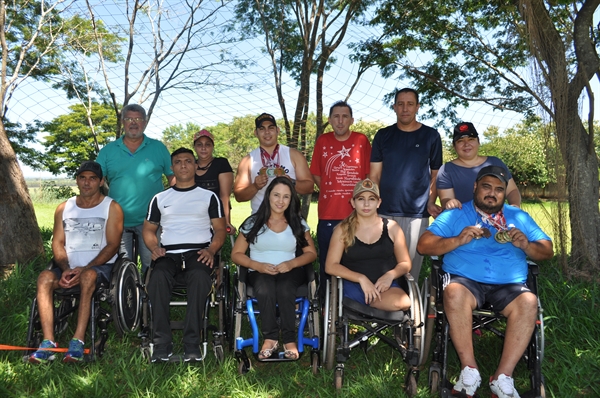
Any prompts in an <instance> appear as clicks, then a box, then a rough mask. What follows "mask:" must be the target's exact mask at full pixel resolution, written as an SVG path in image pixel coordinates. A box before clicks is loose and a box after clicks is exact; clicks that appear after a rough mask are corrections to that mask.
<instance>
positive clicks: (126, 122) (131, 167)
mask: <svg viewBox="0 0 600 398" xmlns="http://www.w3.org/2000/svg"><path fill="white" fill-rule="evenodd" d="M121 121H122V122H123V130H124V132H125V134H123V135H122V136H121V137H120V138H119V139H117V140H116V141H114V142H111V143H110V144H108V145H106V146H105V147H104V148H102V149H101V150H100V153H98V158H97V159H96V161H97V162H98V163H100V165H101V166H102V172H103V173H104V175H105V176H106V179H107V180H108V184H109V191H108V195H109V196H110V197H112V198H114V199H115V200H116V201H117V202H119V204H120V205H121V206H122V207H123V213H124V214H125V230H124V231H123V237H122V239H121V253H125V255H126V256H127V257H128V258H130V259H133V260H134V261H136V259H134V258H133V234H134V233H135V234H136V235H137V237H138V239H137V243H138V244H137V250H138V253H139V255H140V259H141V260H142V274H143V273H144V272H145V271H146V269H148V267H149V266H150V261H151V260H150V251H148V248H147V247H146V245H144V242H143V241H142V226H143V224H144V218H145V217H146V211H147V210H148V203H150V199H152V197H153V196H154V195H156V194H157V193H159V192H161V191H162V190H163V189H164V187H163V183H162V176H163V174H164V175H165V176H167V178H168V180H169V184H170V185H172V184H173V171H171V158H170V155H169V151H168V150H167V147H165V145H164V144H163V143H162V142H160V141H158V140H154V139H152V138H149V137H147V136H146V135H145V134H144V130H145V129H146V110H145V109H144V108H143V107H141V106H140V105H137V104H130V105H127V106H125V107H124V108H123V110H122V111H121Z"/></svg>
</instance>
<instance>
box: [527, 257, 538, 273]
mask: <svg viewBox="0 0 600 398" xmlns="http://www.w3.org/2000/svg"><path fill="white" fill-rule="evenodd" d="M527 267H529V272H530V273H531V274H532V275H535V276H538V275H539V274H540V266H539V265H537V264H536V263H534V262H533V261H531V260H527Z"/></svg>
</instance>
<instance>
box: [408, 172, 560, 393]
mask: <svg viewBox="0 0 600 398" xmlns="http://www.w3.org/2000/svg"><path fill="white" fill-rule="evenodd" d="M507 183H508V178H507V173H506V170H505V169H504V168H503V167H499V166H487V167H484V168H483V169H481V171H480V172H479V173H478V174H477V179H476V181H475V184H474V193H473V200H472V201H469V202H466V203H465V204H463V206H462V209H452V210H447V211H444V212H443V213H442V214H440V215H439V216H438V217H437V219H436V220H435V221H434V223H433V224H432V225H431V226H430V227H429V228H428V229H427V231H426V232H425V233H424V234H423V235H422V236H421V238H420V239H419V244H418V250H419V252H420V253H422V254H427V255H435V256H440V255H444V259H443V265H442V269H443V270H444V272H446V273H447V276H446V277H445V278H444V310H445V312H446V317H447V318H448V323H449V325H450V337H451V339H452V343H453V344H454V347H455V348H456V352H457V353H458V356H459V358H460V362H461V369H462V371H461V374H460V377H459V379H458V382H457V383H456V385H455V386H454V392H456V393H458V392H461V391H463V393H464V394H466V395H468V396H473V395H474V394H475V391H476V389H477V387H479V385H480V384H481V376H480V375H479V370H478V369H477V363H476V361H475V355H474V352H473V341H472V338H471V327H472V311H473V310H474V309H475V308H478V307H480V306H481V305H482V304H483V303H485V302H488V303H490V304H492V305H493V306H494V309H495V310H496V311H498V312H500V313H501V314H502V315H504V316H505V317H506V319H507V320H506V333H505V339H504V350H503V352H502V357H501V359H500V363H499V365H498V368H497V369H496V372H495V373H494V374H493V375H492V377H491V378H490V389H491V390H492V393H493V394H495V395H496V396H498V397H518V396H519V395H518V393H517V391H516V390H515V388H514V382H513V379H512V373H513V371H514V368H515V366H516V365H517V362H518V361H519V359H520V358H521V356H522V355H523V352H525V349H526V348H527V345H528V343H529V340H530V338H531V335H532V333H533V330H534V327H535V322H536V319H537V297H536V296H535V294H533V293H532V292H531V291H530V290H529V288H528V287H527V286H526V285H525V281H526V280H527V261H526V257H529V258H530V259H532V260H534V261H539V260H547V259H550V258H552V256H553V255H554V252H553V248H552V241H551V240H550V238H549V237H548V235H546V234H545V233H544V232H543V231H542V230H541V229H540V228H539V227H538V226H537V224H536V223H535V221H533V219H532V218H531V217H530V216H529V215H528V214H527V213H525V212H524V211H522V210H520V209H519V208H517V207H513V206H509V205H504V199H505V196H506V186H507Z"/></svg>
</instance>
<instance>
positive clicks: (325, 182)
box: [310, 131, 371, 220]
mask: <svg viewBox="0 0 600 398" xmlns="http://www.w3.org/2000/svg"><path fill="white" fill-rule="evenodd" d="M370 162H371V143H369V139H368V138H367V136H366V135H364V134H362V133H356V132H354V131H353V132H351V133H350V137H348V139H347V140H346V141H338V140H337V139H336V138H335V133H333V132H330V133H327V134H323V135H321V136H320V137H319V138H317V142H315V149H314V151H313V156H312V161H311V164H310V172H311V174H313V175H316V176H319V177H321V186H320V193H319V219H320V220H342V219H344V218H346V217H347V216H348V215H349V214H350V213H351V212H352V205H350V199H351V198H352V191H353V190H354V186H355V185H356V183H357V182H358V181H360V180H362V179H364V178H366V176H367V175H368V174H369V166H370Z"/></svg>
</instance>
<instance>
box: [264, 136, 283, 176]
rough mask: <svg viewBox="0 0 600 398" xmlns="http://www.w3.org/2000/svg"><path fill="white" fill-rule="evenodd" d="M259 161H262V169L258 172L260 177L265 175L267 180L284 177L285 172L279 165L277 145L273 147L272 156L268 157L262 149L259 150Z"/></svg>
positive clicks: (267, 153)
mask: <svg viewBox="0 0 600 398" xmlns="http://www.w3.org/2000/svg"><path fill="white" fill-rule="evenodd" d="M260 159H261V161H262V165H263V167H262V168H261V169H260V171H259V172H258V173H259V174H260V175H266V176H267V177H269V179H271V178H273V177H278V176H284V175H285V171H284V170H283V167H282V166H281V165H280V160H279V144H277V145H276V146H275V149H274V150H273V154H272V155H269V152H267V151H266V150H265V149H263V148H262V147H261V148H260Z"/></svg>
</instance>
